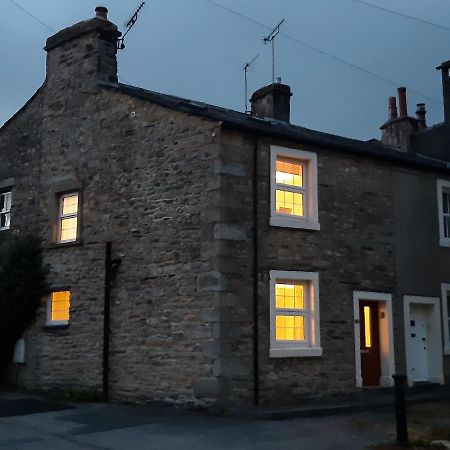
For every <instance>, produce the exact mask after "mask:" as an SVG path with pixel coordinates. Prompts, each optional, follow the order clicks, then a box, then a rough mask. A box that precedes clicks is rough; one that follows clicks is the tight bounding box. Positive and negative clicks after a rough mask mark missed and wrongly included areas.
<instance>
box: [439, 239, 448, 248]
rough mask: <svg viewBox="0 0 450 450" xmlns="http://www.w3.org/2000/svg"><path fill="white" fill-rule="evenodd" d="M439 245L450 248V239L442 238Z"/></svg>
mask: <svg viewBox="0 0 450 450" xmlns="http://www.w3.org/2000/svg"><path fill="white" fill-rule="evenodd" d="M439 245H440V246H441V247H450V239H449V238H441V239H439Z"/></svg>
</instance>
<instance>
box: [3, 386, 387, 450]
mask: <svg viewBox="0 0 450 450" xmlns="http://www.w3.org/2000/svg"><path fill="white" fill-rule="evenodd" d="M394 429H395V423H394V414H393V410H392V408H388V409H387V410H384V411H379V412H377V411H373V410H372V408H371V406H370V404H368V405H366V408H365V411H360V412H358V413H354V412H347V411H341V413H340V414H339V415H334V416H322V417H302V418H291V419H286V420H277V421H273V420H272V421H270V420H259V419H257V418H252V417H247V418H246V417H224V416H220V417H218V416H210V415H205V414H201V413H196V412H189V411H184V410H179V409H175V408H157V407H143V406H130V405H112V404H105V403H66V404H60V403H58V402H54V401H52V400H49V399H48V398H45V397H43V396H39V395H32V394H29V393H20V392H3V393H2V392H0V449H8V450H31V449H32V450H75V449H76V450H90V449H97V450H98V449H103V450H104V449H118V450H119V449H120V450H123V449H126V450H134V449H145V450H147V449H148V450H153V449H155V450H194V449H195V450H198V449H214V450H216V449H217V450H222V449H223V450H225V449H227V450H228V449H236V450H250V449H261V450H274V449H288V448H289V449H293V450H297V449H302V450H310V449H311V450H312V449H314V450H318V449H319V450H320V449H330V450H331V449H333V450H340V449H342V450H353V449H355V450H356V449H364V448H367V447H368V446H369V445H374V444H379V443H382V442H392V441H393V439H394V434H393V432H394Z"/></svg>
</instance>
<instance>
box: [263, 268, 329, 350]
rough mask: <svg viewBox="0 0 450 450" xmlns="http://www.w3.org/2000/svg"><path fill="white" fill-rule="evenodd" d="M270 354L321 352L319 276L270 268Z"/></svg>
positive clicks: (311, 273)
mask: <svg viewBox="0 0 450 450" xmlns="http://www.w3.org/2000/svg"><path fill="white" fill-rule="evenodd" d="M270 300H271V307H270V352H269V353H270V356H271V357H272V358H281V357H294V356H321V355H322V349H321V348H320V331H319V327H320V324H319V277H318V274H317V273H313V272H283V271H278V270H271V271H270Z"/></svg>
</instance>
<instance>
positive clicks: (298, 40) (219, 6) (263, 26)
mask: <svg viewBox="0 0 450 450" xmlns="http://www.w3.org/2000/svg"><path fill="white" fill-rule="evenodd" d="M204 1H205V2H207V3H210V4H212V5H215V6H217V7H218V8H221V9H224V10H226V11H228V12H229V13H231V14H234V15H236V16H238V17H241V18H242V19H245V20H247V21H248V22H252V23H254V24H255V25H258V26H260V27H262V28H265V29H267V30H271V29H272V27H269V26H267V25H265V24H264V23H261V22H258V21H257V20H255V19H253V18H251V17H249V16H247V15H245V14H242V13H240V12H239V11H236V10H234V9H232V8H229V7H228V6H224V5H222V4H220V3H217V2H215V1H214V0H204ZM355 1H356V0H355ZM280 36H283V37H285V38H286V39H289V40H290V41H292V42H295V43H297V44H300V45H302V46H303V47H307V48H309V49H311V50H313V51H315V52H317V53H320V54H322V55H324V56H327V57H328V58H331V59H334V60H335V61H338V62H340V63H342V64H345V65H346V66H348V67H351V68H352V69H355V70H358V71H359V72H362V73H364V74H366V75H370V76H371V77H373V78H376V79H378V80H380V81H384V82H385V83H389V84H391V85H393V86H395V87H397V86H400V85H402V84H403V83H399V82H397V81H394V80H391V79H389V78H386V77H384V76H382V75H379V74H378V73H375V72H372V71H371V70H369V69H365V68H364V67H361V66H358V65H357V64H354V63H352V62H350V61H347V60H346V59H344V58H341V57H339V56H336V55H334V54H332V53H329V52H327V51H326V50H322V49H321V48H319V47H316V46H314V45H312V44H309V43H308V42H305V41H301V40H300V39H297V38H294V37H292V36H290V35H288V34H286V33H280ZM409 91H410V92H413V93H414V94H416V95H419V96H420V97H422V98H424V99H427V100H430V101H431V102H435V103H438V104H442V101H440V100H437V99H435V98H433V97H430V96H428V95H426V94H423V93H422V92H419V91H416V90H414V89H411V88H409Z"/></svg>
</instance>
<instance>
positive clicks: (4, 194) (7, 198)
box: [0, 190, 12, 231]
mask: <svg viewBox="0 0 450 450" xmlns="http://www.w3.org/2000/svg"><path fill="white" fill-rule="evenodd" d="M0 196H1V197H5V208H3V209H2V210H1V211H0V215H4V214H5V215H6V214H9V225H8V226H7V227H0V231H4V230H9V229H10V228H11V204H12V191H11V190H7V191H3V192H0ZM8 206H9V208H8Z"/></svg>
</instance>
